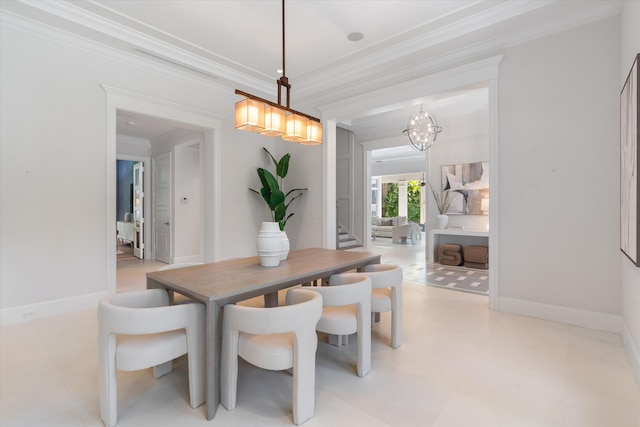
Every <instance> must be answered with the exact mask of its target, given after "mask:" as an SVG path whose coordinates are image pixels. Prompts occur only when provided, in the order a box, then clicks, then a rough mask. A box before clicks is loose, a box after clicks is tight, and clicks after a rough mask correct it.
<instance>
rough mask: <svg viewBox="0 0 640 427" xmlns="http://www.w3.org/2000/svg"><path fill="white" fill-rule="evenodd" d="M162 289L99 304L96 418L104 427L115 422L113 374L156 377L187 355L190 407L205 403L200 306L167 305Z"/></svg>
mask: <svg viewBox="0 0 640 427" xmlns="http://www.w3.org/2000/svg"><path fill="white" fill-rule="evenodd" d="M168 304H169V296H168V294H167V291H165V290H163V289H147V290H143V291H134V292H124V293H120V294H115V295H111V296H107V297H105V298H103V299H102V300H101V301H100V304H99V305H98V370H99V376H98V377H99V378H98V380H99V393H100V416H101V417H102V420H103V422H104V424H105V425H106V426H107V427H111V426H114V425H115V424H116V423H117V422H118V383H117V375H116V371H117V370H118V369H119V370H123V371H137V370H140V369H146V368H150V367H153V375H154V377H155V378H159V377H161V376H162V375H165V374H168V373H169V372H171V370H172V369H173V365H172V361H173V359H175V358H177V357H179V356H182V355H184V354H188V364H189V397H190V405H191V407H192V408H196V407H198V406H200V405H202V404H203V403H204V401H205V370H204V366H205V365H204V362H205V360H204V358H205V345H204V343H205V323H204V322H205V310H204V305H202V304H199V303H194V304H181V305H168Z"/></svg>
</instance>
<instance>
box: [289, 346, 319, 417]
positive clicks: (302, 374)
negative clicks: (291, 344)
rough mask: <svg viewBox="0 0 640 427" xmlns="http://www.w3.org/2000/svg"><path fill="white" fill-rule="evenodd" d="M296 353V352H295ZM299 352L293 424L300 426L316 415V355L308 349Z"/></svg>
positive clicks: (294, 388) (294, 382) (295, 372)
mask: <svg viewBox="0 0 640 427" xmlns="http://www.w3.org/2000/svg"><path fill="white" fill-rule="evenodd" d="M294 351H295V350H294ZM298 351H299V352H301V353H305V354H299V355H298V357H297V358H296V362H294V366H293V423H294V424H295V425H300V424H302V423H304V422H305V421H307V420H308V419H309V418H311V417H313V415H314V413H315V388H316V357H315V356H316V354H315V351H313V352H312V351H308V349H304V350H301V349H300V347H298Z"/></svg>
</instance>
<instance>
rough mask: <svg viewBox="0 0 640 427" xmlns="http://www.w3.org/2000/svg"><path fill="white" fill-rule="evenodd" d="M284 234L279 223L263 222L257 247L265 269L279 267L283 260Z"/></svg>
mask: <svg viewBox="0 0 640 427" xmlns="http://www.w3.org/2000/svg"><path fill="white" fill-rule="evenodd" d="M282 243H283V242H282V232H281V231H280V226H279V225H278V223H277V222H263V223H262V226H261V227H260V230H259V231H258V240H257V243H256V247H257V249H258V256H259V257H260V265H262V266H263V267H277V266H278V265H280V259H281V258H282Z"/></svg>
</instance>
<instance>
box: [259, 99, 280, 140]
mask: <svg viewBox="0 0 640 427" xmlns="http://www.w3.org/2000/svg"><path fill="white" fill-rule="evenodd" d="M285 120H286V113H285V111H284V110H281V109H280V108H277V107H274V106H272V105H267V106H265V108H264V130H261V131H259V132H260V134H261V135H267V136H281V135H284V133H285V130H286V128H285V125H286V123H285Z"/></svg>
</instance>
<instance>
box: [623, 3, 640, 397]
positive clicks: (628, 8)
mask: <svg viewBox="0 0 640 427" xmlns="http://www.w3.org/2000/svg"><path fill="white" fill-rule="evenodd" d="M621 28H622V31H621V33H622V34H621V39H622V55H621V73H620V80H619V82H620V83H619V88H620V89H622V85H623V83H624V81H625V80H626V78H627V73H628V72H629V69H630V67H631V64H632V63H633V58H635V56H636V55H637V54H638V53H640V2H638V1H625V2H624V3H623V9H622V25H621ZM620 258H621V259H622V261H621V262H622V269H621V271H622V316H623V320H624V328H625V330H624V333H623V338H624V343H625V348H626V350H627V354H628V355H629V359H630V360H631V366H632V367H633V370H634V373H635V376H636V382H637V383H638V386H639V387H640V268H637V267H635V266H634V265H633V264H632V263H631V262H630V261H629V259H628V258H627V257H626V256H624V255H623V254H622V253H621V254H620Z"/></svg>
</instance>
